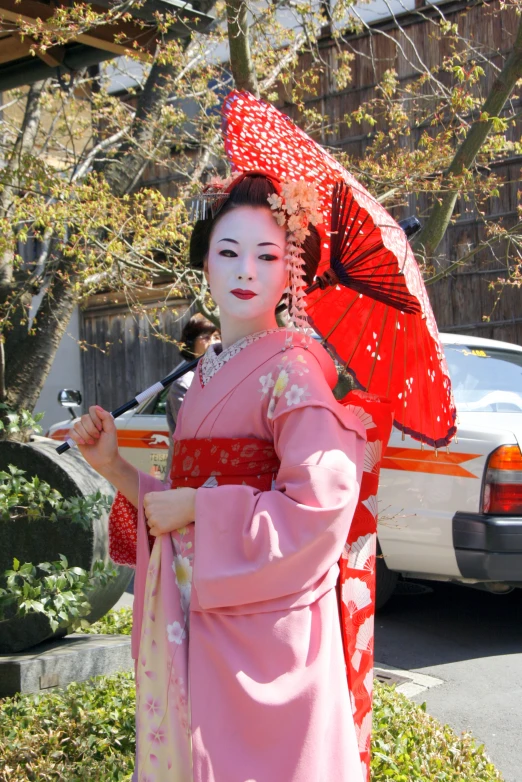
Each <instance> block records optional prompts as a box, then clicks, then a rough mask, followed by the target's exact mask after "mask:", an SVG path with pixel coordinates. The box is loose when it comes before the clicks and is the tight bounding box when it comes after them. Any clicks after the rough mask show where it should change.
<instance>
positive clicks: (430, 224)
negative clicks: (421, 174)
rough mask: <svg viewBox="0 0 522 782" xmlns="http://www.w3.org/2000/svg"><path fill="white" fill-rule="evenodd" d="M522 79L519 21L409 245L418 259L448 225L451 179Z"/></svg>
mask: <svg viewBox="0 0 522 782" xmlns="http://www.w3.org/2000/svg"><path fill="white" fill-rule="evenodd" d="M521 77H522V20H521V21H520V23H519V26H518V30H517V35H516V39H515V44H514V46H513V49H512V51H511V54H510V55H509V57H508V58H507V60H506V62H505V64H504V67H503V68H502V71H501V72H500V74H499V75H498V77H497V78H496V79H495V81H494V83H493V86H492V87H491V91H490V93H489V95H488V97H487V98H486V101H485V103H484V105H483V106H482V110H481V117H483V119H480V118H479V119H478V120H476V121H475V122H474V123H473V124H472V125H471V128H470V129H469V132H468V134H467V136H466V137H465V139H464V141H463V142H462V143H461V145H460V147H459V148H458V149H457V152H456V153H455V157H454V158H453V160H452V162H451V165H450V167H449V168H448V170H447V172H446V174H445V176H444V178H443V180H442V186H443V191H442V194H441V195H440V197H439V199H438V200H437V201H435V203H434V205H433V207H432V209H431V212H430V215H429V217H428V219H427V221H426V223H425V225H424V228H423V229H422V230H421V231H420V232H419V234H418V235H417V236H416V237H415V239H414V241H413V244H414V246H415V251H416V253H417V254H418V255H419V256H421V257H422V258H430V257H431V256H433V254H434V253H435V251H436V249H437V247H438V246H439V244H440V242H441V240H442V238H443V236H444V234H445V233H446V229H447V227H448V225H449V222H450V220H451V217H452V215H453V210H454V209H455V204H456V201H457V198H458V189H454V188H452V184H453V180H454V178H455V177H459V176H460V175H461V174H462V173H463V172H464V171H466V170H467V169H469V168H470V166H472V165H473V162H474V160H475V158H476V156H477V154H478V152H479V151H480V148H481V147H482V145H483V144H484V142H485V140H486V138H487V136H488V134H489V132H490V131H491V128H492V127H493V120H494V119H496V118H497V117H499V116H500V114H501V112H502V110H503V108H504V106H505V104H506V101H507V100H508V98H509V96H510V95H511V93H512V92H513V89H514V87H515V85H516V83H517V81H518V80H519V79H520V78H521Z"/></svg>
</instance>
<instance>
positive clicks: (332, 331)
mask: <svg viewBox="0 0 522 782" xmlns="http://www.w3.org/2000/svg"><path fill="white" fill-rule="evenodd" d="M331 291H332V289H330V290H329V291H327V292H328V293H331ZM358 299H359V296H356V297H355V298H354V299H352V301H351V302H350V303H349V304H348V306H347V307H346V309H345V311H344V312H343V314H342V315H341V317H340V318H339V320H338V321H337V323H336V324H335V326H333V328H331V329H330V331H329V332H328V334H326V335H325V336H324V337H323V339H330V337H331V336H332V334H333V333H334V331H335V329H336V328H337V327H338V326H339V324H340V323H341V321H342V320H344V318H345V317H346V316H347V315H348V313H349V312H350V310H351V309H352V307H353V305H354V304H355V302H356V301H358Z"/></svg>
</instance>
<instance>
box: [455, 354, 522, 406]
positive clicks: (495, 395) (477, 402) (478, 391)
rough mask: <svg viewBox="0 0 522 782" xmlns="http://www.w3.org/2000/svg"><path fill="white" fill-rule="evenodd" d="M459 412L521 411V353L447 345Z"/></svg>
mask: <svg viewBox="0 0 522 782" xmlns="http://www.w3.org/2000/svg"><path fill="white" fill-rule="evenodd" d="M444 353H445V354H446V360H447V362H448V368H449V373H450V377H451V385H452V388H453V394H454V397H455V404H456V406H457V410H459V411H461V412H465V411H467V410H469V411H471V412H474V413H491V412H498V413H520V412H522V352H518V351H515V350H504V349H502V348H489V347H488V348H477V347H468V346H467V345H445V346H444Z"/></svg>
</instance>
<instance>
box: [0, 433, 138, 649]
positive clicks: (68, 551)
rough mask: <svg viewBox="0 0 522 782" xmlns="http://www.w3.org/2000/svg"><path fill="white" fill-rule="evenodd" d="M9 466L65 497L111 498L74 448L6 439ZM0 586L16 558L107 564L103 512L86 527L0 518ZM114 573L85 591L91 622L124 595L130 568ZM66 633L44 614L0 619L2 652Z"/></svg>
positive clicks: (1, 464) (0, 464)
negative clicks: (61, 557)
mask: <svg viewBox="0 0 522 782" xmlns="http://www.w3.org/2000/svg"><path fill="white" fill-rule="evenodd" d="M9 464H14V465H15V466H16V467H18V468H20V469H22V470H25V471H26V474H27V476H26V477H27V478H31V477H32V476H33V475H38V477H39V478H40V479H41V480H44V481H47V483H49V484H50V485H51V486H52V487H53V488H55V489H57V490H58V491H59V492H60V493H61V494H62V495H63V496H64V497H80V496H82V495H83V496H85V495H88V494H93V493H94V492H96V491H98V490H99V491H100V492H101V493H102V494H106V495H110V496H112V495H113V494H114V489H113V487H112V486H111V485H110V483H108V482H107V481H106V480H105V479H104V478H102V477H101V476H100V475H98V473H97V472H95V470H93V469H92V467H90V466H89V465H88V464H87V462H86V461H85V459H83V457H82V456H81V454H80V453H79V451H78V450H77V449H72V450H70V451H67V452H66V453H65V454H63V455H62V456H60V455H58V454H57V453H56V442H55V441H54V440H49V439H47V438H37V439H36V440H35V442H32V443H28V444H22V443H14V442H9V441H4V442H2V444H1V447H0V470H7V467H8V465H9ZM0 530H1V540H2V545H1V546H0V586H5V579H2V574H3V573H4V572H5V571H6V570H8V569H10V568H11V567H12V565H13V558H14V557H16V558H17V559H18V560H19V561H20V563H22V564H23V563H24V562H32V563H33V564H35V565H37V564H38V563H39V562H46V561H47V562H49V561H54V560H57V559H58V558H59V554H64V555H65V556H66V557H67V561H68V563H69V566H70V567H73V566H76V567H81V568H84V569H85V570H90V568H91V566H92V564H93V562H94V561H95V560H97V559H102V560H104V561H105V562H106V563H109V552H108V547H109V546H108V524H107V514H106V513H104V514H103V516H102V517H101V518H99V519H93V521H92V523H91V524H90V525H89V527H88V528H86V529H84V528H83V527H81V526H80V525H79V524H75V523H72V522H70V521H68V520H67V519H64V520H61V521H56V522H51V521H49V520H47V519H43V518H37V519H27V518H19V519H17V520H16V521H2V522H0ZM117 570H118V576H117V577H116V579H114V580H113V581H111V582H109V583H108V584H107V585H106V586H104V587H97V588H96V589H95V590H93V591H92V592H90V594H89V598H88V599H89V603H90V604H91V607H92V612H91V614H90V615H89V616H88V617H86V618H87V619H88V621H89V622H95V621H96V620H97V619H100V617H102V616H103V615H104V614H106V613H107V611H108V610H109V609H110V608H112V606H113V605H114V604H115V603H116V602H117V600H118V599H119V598H120V597H121V595H122V594H123V592H124V590H125V587H126V586H127V584H128V583H129V581H130V579H131V577H132V573H133V571H132V569H131V568H126V567H118V568H117ZM65 632H66V631H64V630H58V631H57V633H53V631H52V630H51V628H50V625H49V622H48V620H47V619H46V617H45V616H43V615H40V614H29V615H28V616H26V617H17V616H12V615H9V614H8V615H6V616H5V617H4V619H3V620H2V621H0V653H10V652H19V651H22V650H23V649H29V648H31V647H32V646H34V645H36V644H39V643H42V642H43V641H45V640H48V639H50V638H53V637H54V638H57V637H60V636H63V635H64V634H65Z"/></svg>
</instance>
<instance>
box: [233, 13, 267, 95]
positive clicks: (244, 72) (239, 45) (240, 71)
mask: <svg viewBox="0 0 522 782" xmlns="http://www.w3.org/2000/svg"><path fill="white" fill-rule="evenodd" d="M227 25H228V45H229V48H230V65H231V68H232V75H233V77H234V83H235V85H236V89H238V90H248V92H251V93H252V95H255V96H256V98H259V88H258V85H257V77H256V71H255V68H254V63H253V62H252V55H251V52H250V40H249V35H248V6H247V4H246V3H245V2H244V1H243V0H228V2H227Z"/></svg>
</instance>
